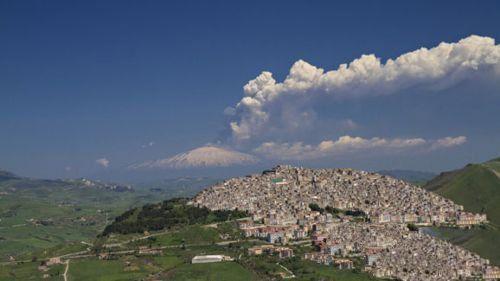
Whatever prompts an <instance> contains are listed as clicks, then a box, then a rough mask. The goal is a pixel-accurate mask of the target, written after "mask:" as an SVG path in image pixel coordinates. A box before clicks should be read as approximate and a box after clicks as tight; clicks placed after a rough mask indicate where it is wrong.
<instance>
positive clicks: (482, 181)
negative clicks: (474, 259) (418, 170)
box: [424, 158, 500, 264]
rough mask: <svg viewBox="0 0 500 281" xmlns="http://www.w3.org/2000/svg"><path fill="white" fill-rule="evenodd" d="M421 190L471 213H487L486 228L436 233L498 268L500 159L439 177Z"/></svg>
mask: <svg viewBox="0 0 500 281" xmlns="http://www.w3.org/2000/svg"><path fill="white" fill-rule="evenodd" d="M424 188H426V189H427V190H431V191H433V192H436V193H438V194H440V195H442V196H444V197H446V198H449V199H451V200H453V201H455V202H456V203H458V204H461V205H463V206H464V207H465V209H466V210H468V211H472V212H479V213H486V214H487V216H488V220H490V222H491V225H489V226H487V227H486V228H478V229H473V230H471V231H470V232H469V231H464V230H450V229H444V230H437V231H436V234H437V235H438V236H440V237H441V236H443V237H444V238H445V239H450V241H452V242H454V243H456V244H459V245H462V246H463V247H465V248H468V249H470V250H472V251H474V252H477V253H479V254H480V255H482V256H484V257H486V258H489V259H490V260H491V261H492V262H493V263H495V264H500V158H497V159H493V160H490V161H488V162H485V163H481V164H468V165H467V166H465V167H464V168H462V169H459V170H455V171H450V172H445V173H441V174H440V175H439V176H437V177H436V178H434V179H433V180H431V181H430V182H428V183H427V184H426V185H425V186H424Z"/></svg>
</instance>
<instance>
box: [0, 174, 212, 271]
mask: <svg viewBox="0 0 500 281" xmlns="http://www.w3.org/2000/svg"><path fill="white" fill-rule="evenodd" d="M207 181H208V179H206V178H197V179H191V178H182V179H172V180H165V181H161V182H157V183H156V184H154V190H151V189H152V188H153V187H152V186H151V185H149V186H140V187H137V188H133V189H132V188H130V187H128V186H125V185H117V184H107V183H101V182H95V181H89V180H85V179H77V180H40V179H30V178H23V177H19V176H16V175H14V174H12V173H9V172H5V171H0V262H2V261H6V260H8V258H9V256H11V255H12V256H14V257H16V258H17V259H23V260H25V259H31V258H32V256H39V255H40V254H41V253H43V250H45V249H49V248H52V247H54V246H56V245H64V244H66V243H72V242H75V243H76V244H77V245H79V246H80V247H82V248H83V249H85V247H87V246H86V245H84V244H82V243H81V241H85V242H86V243H89V242H92V240H93V239H95V237H96V235H98V234H99V233H101V232H102V230H103V229H104V228H105V226H106V225H107V224H108V223H110V222H111V221H112V220H113V218H114V217H116V216H118V215H120V214H122V213H123V212H124V211H126V210H128V209H130V208H133V207H137V206H142V205H144V204H147V203H153V202H158V201H161V200H164V199H168V198H171V196H169V193H170V192H172V193H174V194H179V195H181V196H187V195H190V194H192V192H193V191H194V190H196V189H198V188H199V187H200V185H201V184H203V183H204V182H207ZM191 184H192V185H193V186H194V187H193V188H190V186H191Z"/></svg>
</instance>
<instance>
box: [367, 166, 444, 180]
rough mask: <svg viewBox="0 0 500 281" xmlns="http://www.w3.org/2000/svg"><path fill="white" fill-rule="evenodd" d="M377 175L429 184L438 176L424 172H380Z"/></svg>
mask: <svg viewBox="0 0 500 281" xmlns="http://www.w3.org/2000/svg"><path fill="white" fill-rule="evenodd" d="M376 173H378V174H381V175H386V176H390V177H393V178H396V179H400V180H404V181H407V182H412V183H419V182H427V181H429V180H431V179H432V178H434V177H435V176H436V175H437V174H435V173H431V172H424V171H414V170H398V169H396V170H380V171H377V172H376Z"/></svg>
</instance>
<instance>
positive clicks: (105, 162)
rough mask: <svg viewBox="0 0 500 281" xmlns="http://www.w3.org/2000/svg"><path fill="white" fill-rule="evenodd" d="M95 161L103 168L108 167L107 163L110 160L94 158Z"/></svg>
mask: <svg viewBox="0 0 500 281" xmlns="http://www.w3.org/2000/svg"><path fill="white" fill-rule="evenodd" d="M95 162H96V163H97V164H99V165H100V166H102V167H104V168H107V167H109V163H110V161H109V160H108V159H106V158H99V159H97V160H95Z"/></svg>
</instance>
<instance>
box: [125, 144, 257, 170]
mask: <svg viewBox="0 0 500 281" xmlns="http://www.w3.org/2000/svg"><path fill="white" fill-rule="evenodd" d="M257 162H258V159H257V158H256V157H255V156H252V155H250V154H246V153H242V152H238V151H235V150H231V149H227V148H222V147H218V146H213V145H208V146H202V147H198V148H195V149H193V150H190V151H188V152H184V153H179V154H177V155H174V156H172V157H170V158H166V159H158V160H152V161H146V162H144V163H140V164H134V165H132V166H130V167H129V168H131V169H143V168H175V169H182V168H208V167H228V166H233V165H248V164H255V163H257Z"/></svg>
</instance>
